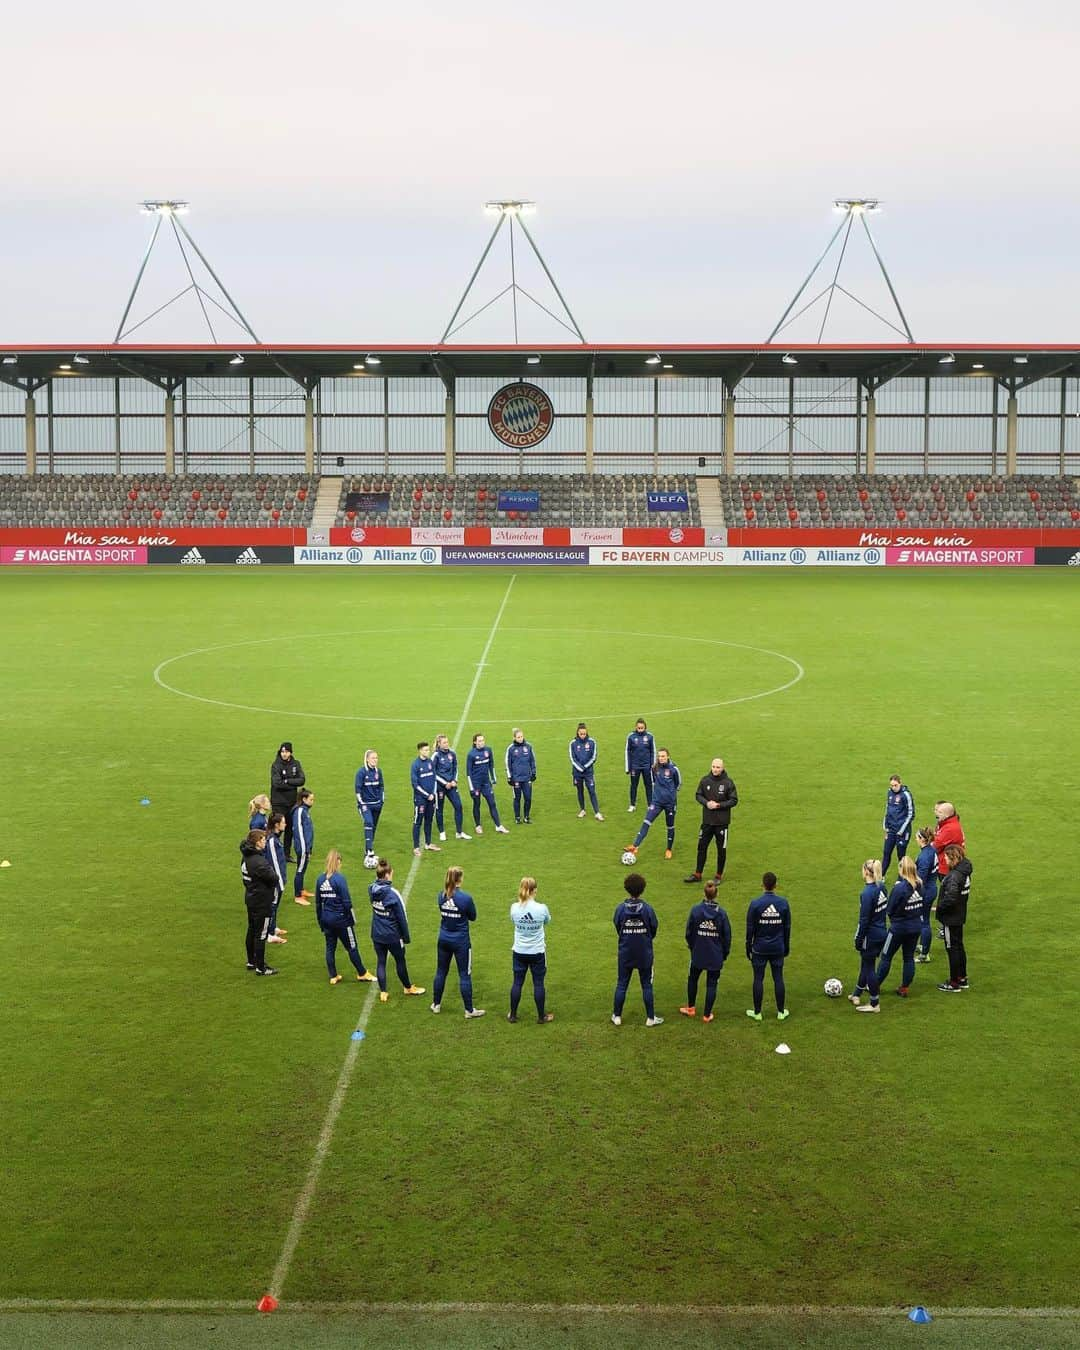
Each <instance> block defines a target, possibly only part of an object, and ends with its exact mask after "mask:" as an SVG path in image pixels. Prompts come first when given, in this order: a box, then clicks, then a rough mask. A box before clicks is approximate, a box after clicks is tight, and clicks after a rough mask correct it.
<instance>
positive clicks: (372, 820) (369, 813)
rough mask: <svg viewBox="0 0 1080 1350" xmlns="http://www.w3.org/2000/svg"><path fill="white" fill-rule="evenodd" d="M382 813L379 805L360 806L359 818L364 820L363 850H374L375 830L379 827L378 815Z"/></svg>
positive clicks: (371, 851)
mask: <svg viewBox="0 0 1080 1350" xmlns="http://www.w3.org/2000/svg"><path fill="white" fill-rule="evenodd" d="M381 815H382V807H381V806H362V807H361V808H360V819H361V820H362V821H363V822H364V852H365V853H374V852H375V831H376V830H377V829H378V828H379V817H380V816H381Z"/></svg>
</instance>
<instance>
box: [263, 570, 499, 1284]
mask: <svg viewBox="0 0 1080 1350" xmlns="http://www.w3.org/2000/svg"><path fill="white" fill-rule="evenodd" d="M516 577H517V574H516V573H514V574H513V575H512V576H511V578H510V581H509V582H508V583H507V587H506V590H505V592H504V593H503V598H502V604H501V605H500V606H499V612H498V613H497V614H496V615H495V621H494V623H492V625H491V630H490V632H489V633H488V635H487V641H486V642H485V643H484V650H483V652H482V653H481V655H480V661H479V664H478V665H477V667H476V674H475V675H474V676H473V682H472V684H471V686H470V687H469V693H468V696H467V697H466V699H465V707H464V708H463V709H462V712H461V721H460V722H458V726H457V731H456V733H455V734H454V745H455V746H456V745H457V743H458V741H459V740H460V739H461V733H462V731H463V729H464V727H465V723H466V721H467V720H468V716H469V711H470V709H471V708H472V705H473V699H474V698H475V697H476V690H477V686H478V685H479V683H480V676H481V673H482V672H483V669H484V665H485V663H486V661H487V654H488V652H489V651H490V650H491V644H492V643H493V642H494V641H495V634H496V632H497V631H498V627H499V624H500V623H501V621H502V616H503V613H504V612H505V610H506V604H507V601H508V600H509V599H510V592H511V591H512V590H513V589H514V581H515V580H516ZM420 861H421V860H420V858H416V857H414V858H413V860H412V866H411V867H410V868H409V875H408V876H407V877H406V878H405V885H404V886H403V887H402V891H401V898H402V901H403V902H404V903H405V904H408V901H409V896H410V895H411V894H412V888H413V883H414V882H415V881H416V877H417V874H418V873H419V871H420ZM374 1006H375V985H370V986H369V987H368V992H367V998H366V999H365V1000H364V1006H363V1007H362V1008H361V1010H360V1018H359V1020H358V1021H357V1023H356V1031H364V1030H365V1029H366V1027H367V1023H368V1018H369V1017H370V1016H371V1010H372V1008H373V1007H374ZM354 1034H355V1033H354ZM362 1044H363V1040H351V1041H350V1042H349V1048H348V1050H347V1051H346V1054H345V1062H344V1063H343V1064H342V1066H341V1072H340V1073H339V1074H338V1080H337V1086H336V1087H335V1088H334V1095H333V1096H332V1097H331V1098H330V1105H329V1106H328V1107H327V1108H326V1118H325V1119H324V1120H323V1125H322V1129H321V1130H320V1131H319V1137H318V1139H317V1140H316V1143H315V1152H314V1154H313V1155H312V1158H311V1166H310V1167H309V1168H308V1172H307V1176H306V1177H305V1178H304V1185H303V1187H302V1188H301V1191H300V1194H299V1196H298V1197H297V1200H296V1206H295V1208H294V1209H293V1215H292V1219H291V1220H290V1223H289V1228H288V1231H287V1232H286V1234H285V1241H284V1243H283V1244H282V1248H281V1255H280V1256H279V1257H278V1260H277V1265H276V1266H275V1267H274V1273H273V1275H272V1276H271V1277H270V1289H269V1292H270V1293H271V1294H272V1295H273V1296H274V1297H275V1298H280V1297H281V1290H282V1289H283V1288H284V1287H285V1280H286V1279H287V1278H288V1274H289V1268H290V1266H291V1265H292V1261H293V1257H294V1256H295V1255H296V1248H297V1246H298V1244H299V1242H300V1237H301V1234H302V1233H303V1231H304V1225H305V1224H306V1223H307V1217H308V1214H309V1213H310V1212H311V1205H312V1202H313V1201H314V1199H315V1192H316V1190H317V1189H318V1185H319V1177H320V1176H321V1175H322V1169H323V1164H324V1163H325V1162H326V1157H327V1154H328V1153H329V1152H330V1145H331V1143H332V1142H333V1138H334V1130H335V1129H336V1128H337V1123H338V1117H339V1116H340V1115H341V1108H342V1107H343V1106H344V1105H345V1094H346V1093H347V1092H348V1090H349V1083H350V1082H351V1081H352V1076H353V1070H354V1069H355V1068H356V1060H357V1057H358V1056H359V1053H360V1047H361V1045H362Z"/></svg>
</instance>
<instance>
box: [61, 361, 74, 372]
mask: <svg viewBox="0 0 1080 1350" xmlns="http://www.w3.org/2000/svg"><path fill="white" fill-rule="evenodd" d="M60 369H61V370H70V369H71V362H70V361H61V362H60Z"/></svg>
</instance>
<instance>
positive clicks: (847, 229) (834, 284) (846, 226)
mask: <svg viewBox="0 0 1080 1350" xmlns="http://www.w3.org/2000/svg"><path fill="white" fill-rule="evenodd" d="M833 210H834V211H836V212H838V213H839V214H840V215H841V216H842V217H843V219H842V220H841V221H840V223H839V225H837V227H836V230H835V231H834V232H833V236H832V238H831V239H830V240H829V242H828V244H827V245H826V247H825V251H824V252H823V253H822V255H821V257H820V258H818V260H817V262H816V263H814V265H813V267H812V268H811V269H810V272H809V273H808V275H807V277H806V280H805V281H804V282H803V284H802V285H801V286H800V287H799V289H798V290H797V291H796V292H795V295H794V297H793V299H792V301H791V303H790V304H789V305H788V307H787V309H785V310H784V312H783V314H781V316H780V319H779V322H778V323H777V325H776V327H775V328H774V329H773V330H772V332H771V333H770V334H769V336H768V337H767V338H766V342H772V340H773V339H774V338H775V337H776V336H777V334H778V333H780V332H781V330H782V329H784V328H787V327H788V326H789V325H790V324H793V323H794V322H795V320H796V319H798V318H799V317H800V316H801V315H803V314H805V313H806V311H807V310H808V309H811V308H812V307H813V306H814V305H816V304H817V302H818V301H819V300H821V299H823V298H825V297H826V296H827V297H828V299H826V300H825V312H824V314H823V315H822V318H821V327H820V328H819V329H818V336H817V340H818V342H820V341H821V339H822V336H823V335H824V333H825V324H826V323H827V322H828V318H829V310H830V308H831V307H832V301H833V296H834V295H835V293H836V292H837V291H840V292H841V293H842V294H844V295H846V296H847V297H848V299H849V300H854V301H855V303H856V304H857V305H861V306H862V308H863V309H865V310H866V311H867V312H868V313H870V314H873V316H874V318H875V319H880V320H881V322H882V323H883V324H885V325H886V326H887V327H889V328H891V329H892V330H893V332H895V333H899V334H900V336H901V337H906V338H907V340H908V342H914V341H915V338H914V337H913V336H912V332H911V327H910V325H909V324H908V321H907V318H906V317H905V315H904V311H903V309H902V308H901V306H900V301H899V299H898V298H897V294H896V289H895V287H894V286H893V284H892V278H891V277H890V276H889V273H888V269H887V268H886V266H885V262H884V259H883V258H882V256H881V254H880V253H879V252H878V247H877V244H876V243H875V242H874V236H873V235H872V234H871V233H870V226H869V225H868V224H867V220H866V217H867V216H868V215H875V214H876V213H877V212H878V211H880V210H881V202H880V200H879V199H878V198H877V197H837V198H836V200H835V201H834V202H833ZM856 221H858V222H859V224H860V225H861V226H862V227H863V230H864V231H865V233H866V237H867V239H868V240H869V242H870V247H871V249H872V250H873V253H874V258H875V259H876V261H877V265H878V267H879V268H880V270H881V275H882V276H883V277H884V278H885V285H886V286H888V288H889V294H890V295H891V296H892V302H893V304H894V305H895V306H896V313H897V315H898V316H899V319H900V322H901V324H902V325H903V328H898V327H897V326H896V324H895V323H893V322H892V320H891V319H887V318H886V317H885V316H884V314H879V313H878V312H877V310H876V309H871V308H870V306H869V305H868V304H866V303H865V302H864V301H862V300H860V299H859V297H858V296H857V295H852V293H851V292H850V291H848V290H845V289H844V287H843V286H841V285H840V284H839V277H840V268H841V266H842V265H843V261H844V254H845V253H846V252H847V246H848V240H849V239H850V237H851V228H852V226H853V225H854V224H855V222H856ZM841 233H842V234H843V236H844V238H843V242H842V243H841V245H840V256H839V257H838V258H837V260H836V268H835V270H834V271H833V277H832V281H831V282H830V283H829V284H828V285H827V286H826V287H825V289H824V290H822V291H819V292H818V293H817V295H815V296H814V298H813V299H812V300H808V301H807V302H806V304H805V305H803V307H802V309H800V310H798V311H797V312H796V313H795V314H792V313H791V311H792V310H793V309H794V308H795V306H796V305H797V304H798V303H799V301H800V299H801V298H802V295H803V292H804V291H805V290H806V288H807V286H809V285H810V282H811V281H812V280H813V279H814V276H815V275H816V274H817V270H818V268H819V267H820V266H821V265H822V263H823V262H824V261H825V259H826V258H827V257H828V256H829V253H830V252H831V251H832V247H833V245H834V244H835V243H836V241H837V239H839V238H840V235H841ZM789 315H790V317H789Z"/></svg>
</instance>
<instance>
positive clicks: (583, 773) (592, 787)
mask: <svg viewBox="0 0 1080 1350" xmlns="http://www.w3.org/2000/svg"><path fill="white" fill-rule="evenodd" d="M570 773H571V775H572V776H573V780H574V787H575V788H576V789H577V804H578V819H579V820H583V819H584V817H585V791H586V789H588V792H589V801H590V802H591V803H592V809H593V815H594V816H595V817H596V819H597V820H603V819H604V817H603V816H602V815H601V814H600V803H599V802H598V801H597V800H596V742H595V741H594V740H593V738H592V737H591V736H590V735H589V728H588V727H587V726H586V725H585V723H584V722H579V723H578V729H577V731H576V732H575V733H574V739H573V740H572V741H571V742H570Z"/></svg>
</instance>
